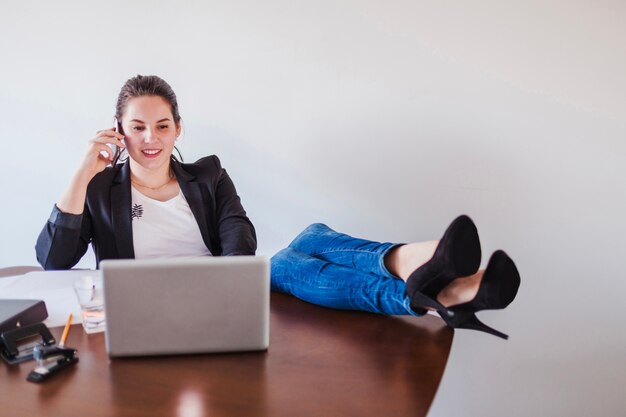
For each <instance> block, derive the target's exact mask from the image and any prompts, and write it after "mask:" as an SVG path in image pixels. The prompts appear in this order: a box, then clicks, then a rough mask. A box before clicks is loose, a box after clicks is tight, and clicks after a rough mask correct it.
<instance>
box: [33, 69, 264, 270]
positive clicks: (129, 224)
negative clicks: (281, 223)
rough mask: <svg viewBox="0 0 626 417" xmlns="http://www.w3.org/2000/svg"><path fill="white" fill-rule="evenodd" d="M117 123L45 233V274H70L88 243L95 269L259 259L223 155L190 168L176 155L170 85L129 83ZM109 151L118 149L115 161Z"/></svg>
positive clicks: (41, 256) (143, 80) (91, 148)
mask: <svg viewBox="0 0 626 417" xmlns="http://www.w3.org/2000/svg"><path fill="white" fill-rule="evenodd" d="M115 118H116V120H117V121H118V124H117V126H116V127H114V128H109V129H104V130H100V131H98V132H97V133H96V136H95V137H94V138H92V139H91V140H90V141H89V143H88V146H87V152H86V154H85V156H84V158H83V161H82V163H81V164H80V166H79V168H78V170H77V171H76V173H75V174H74V176H73V177H72V179H71V181H70V184H69V186H68V187H67V188H66V190H65V192H64V193H63V195H62V196H61V198H60V199H59V201H58V202H57V204H56V205H55V206H54V207H53V209H52V214H51V216H50V219H49V221H48V222H47V224H46V226H45V227H44V228H43V230H42V231H41V233H40V235H39V239H38V240H37V245H36V251H37V259H38V260H39V262H40V263H41V265H42V266H43V267H44V268H45V269H68V268H71V267H73V266H74V265H76V263H77V262H78V261H79V260H80V258H81V257H82V256H83V255H84V254H85V252H86V250H87V246H88V245H89V243H91V244H92V246H93V249H94V252H95V254H96V262H97V263H98V264H99V263H100V261H101V260H103V259H121V258H155V257H164V256H168V257H172V256H206V255H216V256H217V255H253V254H254V253H255V251H256V233H255V230H254V226H253V225H252V223H251V222H250V220H249V219H248V217H247V215H246V212H245V210H244V209H243V207H242V205H241V202H240V199H239V196H238V195H237V192H236V190H235V187H234V185H233V183H232V181H231V180H230V177H229V176H228V174H227V173H226V170H224V169H223V168H222V167H221V164H220V161H219V159H218V158H217V156H214V155H213V156H209V157H205V158H202V159H200V160H198V161H197V162H195V163H192V164H184V163H181V162H180V161H178V160H177V159H176V158H175V157H174V156H173V155H172V152H173V150H174V149H175V143H176V141H177V139H178V136H179V135H180V131H181V117H180V114H179V112H178V102H177V100H176V95H175V94H174V91H173V90H172V88H171V87H170V86H169V84H168V83H167V82H165V81H164V80H162V79H161V78H159V77H157V76H141V75H138V76H136V77H133V78H131V79H129V80H128V81H127V82H126V83H125V84H124V86H123V87H122V89H121V91H120V94H119V96H118V100H117V105H116V112H115ZM110 145H113V146H116V147H117V151H116V153H115V155H114V154H113V151H112V150H111V147H110ZM126 153H127V155H128V157H127V158H123V157H121V156H123V155H124V154H126Z"/></svg>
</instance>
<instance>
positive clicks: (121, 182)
mask: <svg viewBox="0 0 626 417" xmlns="http://www.w3.org/2000/svg"><path fill="white" fill-rule="evenodd" d="M131 204H132V198H131V194H130V164H129V163H128V161H126V162H125V163H124V165H123V166H122V168H121V169H120V170H119V171H118V173H117V175H116V176H115V178H114V179H113V184H112V186H111V223H112V226H113V233H114V235H115V244H116V246H117V253H118V256H119V257H120V258H121V259H132V258H134V257H135V249H134V246H133V227H132V223H131V222H132V218H131V207H130V206H131Z"/></svg>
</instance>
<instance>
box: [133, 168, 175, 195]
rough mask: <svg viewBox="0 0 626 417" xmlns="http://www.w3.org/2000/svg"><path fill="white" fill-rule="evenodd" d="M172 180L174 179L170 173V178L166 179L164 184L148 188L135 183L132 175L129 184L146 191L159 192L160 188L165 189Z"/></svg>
mask: <svg viewBox="0 0 626 417" xmlns="http://www.w3.org/2000/svg"><path fill="white" fill-rule="evenodd" d="M173 178H174V176H173V175H172V171H170V177H169V178H168V179H167V181H166V182H165V183H164V184H161V185H159V186H158V187H148V186H147V185H143V184H140V183H138V182H137V181H135V180H134V179H133V176H132V175H131V177H130V182H132V183H133V184H135V185H136V186H138V187H141V188H147V189H149V190H152V191H157V190H160V189H161V188H163V187H165V186H166V185H167V184H169V183H170V182H171V181H172V179H173Z"/></svg>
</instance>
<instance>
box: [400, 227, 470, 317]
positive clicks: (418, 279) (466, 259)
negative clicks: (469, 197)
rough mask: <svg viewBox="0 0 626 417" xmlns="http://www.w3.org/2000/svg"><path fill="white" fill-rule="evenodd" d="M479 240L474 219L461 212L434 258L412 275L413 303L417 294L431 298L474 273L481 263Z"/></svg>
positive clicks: (410, 292) (410, 291)
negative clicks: (457, 280) (458, 279)
mask: <svg viewBox="0 0 626 417" xmlns="http://www.w3.org/2000/svg"><path fill="white" fill-rule="evenodd" d="M480 256H481V252H480V239H479V238H478V230H476V225H474V222H473V221H472V219H470V218H469V217H468V216H466V215H461V216H459V217H457V218H456V219H454V221H453V222H452V223H450V226H448V228H447V229H446V231H445V233H444V234H443V237H442V238H441V240H440V241H439V244H438V245H437V248H436V249H435V253H434V255H433V257H432V258H431V259H430V260H429V261H428V262H426V263H425V264H424V265H422V266H420V267H419V268H417V269H416V270H415V271H413V273H412V274H411V275H410V276H409V278H408V279H407V283H406V292H407V294H408V295H409V297H410V298H411V301H412V304H416V305H417V302H415V301H416V300H414V298H415V294H417V293H418V292H419V293H422V294H424V295H426V296H428V297H430V298H431V299H435V298H436V296H437V294H439V292H440V291H441V290H442V289H443V288H444V287H446V286H447V285H448V284H449V283H451V282H452V281H454V280H455V279H456V278H458V277H464V276H468V275H472V274H474V273H475V272H476V271H478V267H479V266H480Z"/></svg>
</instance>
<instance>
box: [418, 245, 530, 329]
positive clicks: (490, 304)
mask: <svg viewBox="0 0 626 417" xmlns="http://www.w3.org/2000/svg"><path fill="white" fill-rule="evenodd" d="M519 285H520V275H519V271H518V270H517V267H516V266H515V263H513V260H512V259H511V258H509V256H508V255H507V254H506V253H505V252H504V251H502V250H498V251H495V252H494V253H493V255H491V258H489V263H488V264H487V269H485V273H484V274H483V277H482V280H481V281H480V286H479V287H478V292H477V293H476V296H475V297H474V299H472V300H471V301H469V302H467V303H463V304H457V305H454V306H452V307H448V308H445V307H443V306H442V305H441V304H440V303H439V302H437V301H434V300H431V301H430V304H431V305H433V306H434V305H439V306H441V307H443V308H442V309H441V308H438V309H437V312H438V313H439V315H440V316H441V318H442V319H443V320H444V321H445V322H446V324H447V325H448V326H450V327H454V328H461V329H472V330H479V331H482V332H485V333H489V334H492V335H494V336H498V337H501V338H503V339H508V338H509V336H507V335H506V334H504V333H502V332H499V331H497V330H495V329H493V328H491V327H489V326H487V325H486V324H484V323H483V322H481V321H480V320H478V318H477V317H476V314H474V313H476V312H477V311H481V310H498V309H503V308H505V307H506V306H508V305H509V304H511V302H512V301H513V300H514V299H515V296H516V295H517V290H518V289H519ZM418 298H419V297H418ZM422 301H425V302H428V301H427V300H422ZM433 301H434V302H433ZM433 308H435V307H433Z"/></svg>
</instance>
